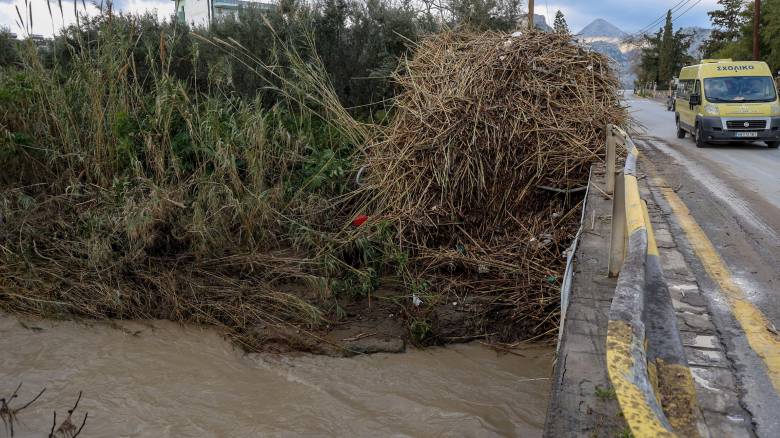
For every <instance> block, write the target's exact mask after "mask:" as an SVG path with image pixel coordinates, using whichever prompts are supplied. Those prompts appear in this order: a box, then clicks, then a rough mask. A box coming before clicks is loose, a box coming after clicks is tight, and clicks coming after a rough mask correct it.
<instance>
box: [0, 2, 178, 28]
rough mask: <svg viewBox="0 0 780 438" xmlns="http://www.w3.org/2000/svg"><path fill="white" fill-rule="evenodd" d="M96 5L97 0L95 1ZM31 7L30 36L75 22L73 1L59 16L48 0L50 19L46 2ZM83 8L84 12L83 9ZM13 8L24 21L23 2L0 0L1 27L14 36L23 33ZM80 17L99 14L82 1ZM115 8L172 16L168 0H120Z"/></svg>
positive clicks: (58, 10)
mask: <svg viewBox="0 0 780 438" xmlns="http://www.w3.org/2000/svg"><path fill="white" fill-rule="evenodd" d="M98 2H99V0H98ZM30 4H31V5H32V24H33V26H32V33H34V34H40V35H45V36H51V35H53V34H54V33H56V32H59V30H60V29H62V28H63V27H65V26H69V25H71V24H75V23H76V15H75V13H74V11H73V1H72V0H71V1H63V2H62V13H60V9H59V4H58V2H57V0H51V2H50V5H51V16H50V15H49V8H48V6H47V3H46V0H31V3H30ZM84 5H86V10H85V9H84ZM16 6H18V7H19V11H21V13H22V15H23V17H25V22H26V21H28V19H27V18H26V16H27V14H25V13H24V0H11V1H8V0H0V27H6V28H8V29H10V30H11V32H15V33H17V34H22V33H23V30H22V29H21V28H20V27H19V26H18V24H17V22H18V20H19V19H18V18H17V14H16ZM76 6H77V10H78V13H79V15H84V14H86V15H89V16H95V15H97V14H98V13H99V12H100V11H99V9H98V7H97V6H95V4H94V3H93V2H92V1H91V0H90V1H86V0H85V2H84V3H83V4H82V2H81V0H77V3H76ZM114 9H115V10H117V11H122V12H130V13H144V12H156V14H157V16H158V17H159V18H160V19H168V18H169V17H170V16H171V15H172V14H173V9H174V4H173V1H167V0H121V1H120V2H114Z"/></svg>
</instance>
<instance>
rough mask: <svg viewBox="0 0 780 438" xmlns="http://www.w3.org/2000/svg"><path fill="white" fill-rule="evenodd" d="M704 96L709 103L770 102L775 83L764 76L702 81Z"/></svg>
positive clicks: (774, 94) (772, 99)
mask: <svg viewBox="0 0 780 438" xmlns="http://www.w3.org/2000/svg"><path fill="white" fill-rule="evenodd" d="M704 94H705V95H706V97H707V100H708V101H710V102H713V103H715V102H772V101H774V100H775V99H776V98H777V94H776V92H775V82H774V81H773V80H772V78H770V77H766V76H732V77H726V78H707V79H704Z"/></svg>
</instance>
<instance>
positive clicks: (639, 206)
mask: <svg viewBox="0 0 780 438" xmlns="http://www.w3.org/2000/svg"><path fill="white" fill-rule="evenodd" d="M606 141H607V187H606V189H607V190H606V191H607V193H608V194H611V195H612V196H613V209H612V236H611V244H610V249H609V267H608V268H609V276H610V277H614V276H617V277H618V280H617V287H616V288H615V295H614V298H613V300H612V305H611V307H610V311H609V322H608V327H607V348H606V351H607V353H606V354H607V372H608V374H609V379H610V381H611V383H612V386H613V388H614V390H615V395H616V398H617V401H618V403H619V404H620V407H621V410H622V411H623V417H624V418H625V420H626V422H627V423H628V426H629V427H630V429H631V433H632V435H633V436H634V437H635V438H643V437H674V436H685V437H689V436H699V433H698V430H697V428H696V422H697V419H698V418H699V415H700V414H698V404H697V402H696V393H695V389H694V386H693V378H692V375H691V373H690V369H689V368H688V366H687V362H686V360H685V354H684V350H683V347H682V341H681V340H680V335H679V332H678V330H677V325H676V315H675V312H674V308H673V306H672V303H671V297H670V296H669V291H668V289H667V285H666V280H665V278H664V276H663V271H662V269H661V263H660V259H659V253H658V248H657V246H656V243H655V237H654V235H653V229H652V225H651V223H650V220H649V214H648V210H647V204H646V203H645V201H644V200H642V198H641V196H640V192H639V184H638V181H637V177H636V167H637V160H638V157H639V151H638V149H637V147H636V145H635V144H634V142H633V141H632V140H631V137H630V136H629V135H628V134H627V133H626V132H625V131H623V130H622V129H620V128H619V127H617V126H614V125H608V126H607V139H606ZM619 144H620V145H623V146H624V147H625V149H626V161H625V165H624V166H623V169H622V171H619V172H618V171H617V170H616V161H617V153H616V147H617V145H619Z"/></svg>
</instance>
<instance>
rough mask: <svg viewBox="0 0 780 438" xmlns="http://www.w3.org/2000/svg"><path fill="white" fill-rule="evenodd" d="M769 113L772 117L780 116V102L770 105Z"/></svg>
mask: <svg viewBox="0 0 780 438" xmlns="http://www.w3.org/2000/svg"><path fill="white" fill-rule="evenodd" d="M769 112H770V113H771V114H772V116H780V102H772V104H771V105H769Z"/></svg>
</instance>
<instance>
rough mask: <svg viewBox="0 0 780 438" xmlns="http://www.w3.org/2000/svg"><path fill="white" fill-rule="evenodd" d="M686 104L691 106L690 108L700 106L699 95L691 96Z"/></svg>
mask: <svg viewBox="0 0 780 438" xmlns="http://www.w3.org/2000/svg"><path fill="white" fill-rule="evenodd" d="M688 102H689V103H690V104H691V106H697V105H701V95H700V94H691V98H690V100H689V101H688Z"/></svg>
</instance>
